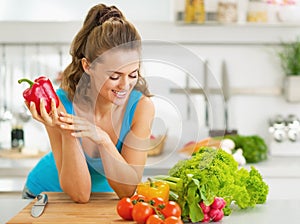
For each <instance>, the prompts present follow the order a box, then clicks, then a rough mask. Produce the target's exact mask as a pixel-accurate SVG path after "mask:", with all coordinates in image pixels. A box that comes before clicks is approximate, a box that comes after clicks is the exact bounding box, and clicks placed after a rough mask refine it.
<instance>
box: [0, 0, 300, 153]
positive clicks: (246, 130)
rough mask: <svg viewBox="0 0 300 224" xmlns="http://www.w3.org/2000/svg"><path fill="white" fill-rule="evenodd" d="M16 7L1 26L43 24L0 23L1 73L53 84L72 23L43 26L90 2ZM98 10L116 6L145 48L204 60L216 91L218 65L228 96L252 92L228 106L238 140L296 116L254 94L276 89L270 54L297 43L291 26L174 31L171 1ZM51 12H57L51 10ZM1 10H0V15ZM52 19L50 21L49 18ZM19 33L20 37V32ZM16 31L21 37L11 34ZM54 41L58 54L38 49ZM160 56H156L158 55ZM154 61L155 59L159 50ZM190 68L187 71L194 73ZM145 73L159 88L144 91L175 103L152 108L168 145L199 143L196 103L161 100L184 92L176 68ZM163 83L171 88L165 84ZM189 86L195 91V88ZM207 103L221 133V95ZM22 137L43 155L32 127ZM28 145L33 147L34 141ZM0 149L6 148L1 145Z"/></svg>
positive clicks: (203, 132)
mask: <svg viewBox="0 0 300 224" xmlns="http://www.w3.org/2000/svg"><path fill="white" fill-rule="evenodd" d="M17 2H19V1H13V0H11V1H0V5H2V6H3V3H5V4H6V5H5V4H4V5H5V7H7V8H6V12H9V13H7V14H5V13H4V14H2V13H0V16H3V17H2V20H11V19H12V18H15V16H12V15H13V14H19V15H20V16H19V17H18V18H19V19H20V20H33V21H36V20H44V21H47V22H46V23H27V22H26V23H23V22H21V21H17V22H15V23H11V22H5V21H4V22H2V23H0V28H1V30H6V32H5V33H1V36H0V46H1V44H2V43H7V42H12V45H11V46H6V48H7V49H8V50H7V55H8V64H10V66H9V69H10V72H13V74H14V79H13V81H12V83H16V79H17V78H18V77H22V76H23V75H24V74H25V75H29V76H35V75H37V74H38V73H44V74H47V75H48V74H49V76H51V77H52V78H55V76H56V74H57V72H58V71H59V70H61V67H64V66H65V65H66V64H67V63H68V60H69V57H68V54H67V53H68V48H69V45H68V42H69V41H71V39H72V37H73V35H74V34H75V33H76V31H77V30H78V28H79V26H80V21H78V22H75V23H73V22H71V23H63V22H60V23H55V22H54V23H49V21H53V20H77V19H76V18H80V19H83V16H84V15H85V13H82V12H83V11H86V10H87V9H88V8H89V7H90V6H91V5H93V4H94V3H95V1H84V3H82V2H83V1H82V2H80V3H82V4H80V7H81V8H75V7H69V6H70V5H72V4H71V1H57V2H56V1H54V2H53V1H51V2H53V7H54V6H55V7H54V8H53V7H52V8H51V7H46V6H47V5H46V4H47V1H33V0H32V1H30V2H31V3H33V2H34V3H36V4H35V6H34V7H32V6H31V7H29V6H30V5H29V4H28V5H23V6H24V8H22V7H21V8H22V9H23V10H22V12H21V11H19V12H18V11H16V10H17V9H14V8H15V5H13V4H16V3H17ZM22 2H23V1H22ZM24 2H25V1H24ZM42 2H43V3H42ZM103 2H105V1H103ZM106 2H109V3H116V5H117V6H119V7H120V8H122V9H124V10H125V11H126V14H128V17H129V18H130V17H131V18H132V19H133V20H134V21H137V22H135V24H136V25H137V27H138V29H139V30H140V32H141V34H142V37H143V38H144V39H145V40H159V41H167V42H170V43H174V44H175V45H176V44H179V46H181V47H182V48H184V49H187V50H190V51H191V52H193V53H194V54H195V56H197V57H199V64H201V63H202V62H201V60H200V59H201V58H205V59H207V60H208V61H209V65H210V70H211V73H212V75H213V77H214V85H216V86H217V87H220V84H221V63H222V61H223V60H225V61H226V63H227V67H228V72H229V79H230V80H229V81H230V85H231V87H232V89H252V90H253V92H254V93H253V94H252V95H249V94H248V95H247V94H239V93H237V94H234V95H232V97H231V98H230V101H229V128H236V129H237V130H238V131H239V133H240V134H245V135H248V134H249V135H250V134H259V135H261V136H262V137H264V138H267V136H268V130H267V128H268V119H269V118H270V117H272V116H274V115H275V114H278V113H280V114H283V115H284V116H287V115H288V114H290V113H294V114H296V115H298V116H300V104H292V103H287V102H286V101H285V100H284V98H283V96H282V95H278V94H276V93H275V94H269V95H268V94H257V93H255V91H256V90H257V89H259V90H263V89H266V90H268V89H271V90H272V89H275V90H278V89H279V90H280V89H281V87H282V80H283V72H282V70H281V68H280V65H279V61H278V58H277V56H276V50H277V49H278V44H279V42H280V41H281V40H292V39H294V38H295V37H296V35H298V34H299V35H300V27H299V26H298V25H276V26H267V25H254V26H253V25H248V26H245V27H244V26H239V25H232V26H230V25H229V26H183V25H174V23H173V22H172V16H173V15H172V11H171V9H172V8H174V7H175V6H174V4H173V2H172V1H159V0H155V1H138V0H130V1H126V3H125V1H106ZM141 2H143V3H141ZM146 2H147V3H146ZM27 3H28V2H27ZM97 3H98V2H97ZM56 4H57V5H59V7H58V8H60V9H63V11H59V10H56V9H57V5H56ZM63 4H65V5H63ZM145 4H147V5H145ZM5 7H3V8H5ZM3 8H2V7H0V10H2V9H3ZM44 8H47V11H43V10H44ZM158 8H159V10H158ZM42 9H43V10H42ZM82 9H83V10H82ZM30 10H34V11H36V12H38V11H39V10H41V11H43V13H41V14H36V15H34V14H31V13H29V12H30ZM66 10H70V13H69V14H68V13H66ZM53 11H55V13H49V12H53ZM26 12H28V13H26ZM31 12H32V11H31ZM148 13H149V14H148ZM63 14H68V16H65V17H64V16H63ZM4 15H5V16H4ZM33 15H34V16H33ZM45 15H47V16H45ZM10 16H11V17H10ZM80 19H79V20H80ZM48 27H50V28H49V30H47V28H48ZM10 28H13V29H10ZM25 30H26V32H24V31H25ZM20 31H22V32H21V33H19V32H20ZM55 41H57V42H59V43H60V44H61V43H65V44H63V46H61V45H58V46H59V47H58V46H56V45H55V44H54V45H53V46H43V42H48V43H49V42H52V43H55ZM22 42H25V43H28V42H29V43H30V42H31V43H30V45H29V46H26V49H25V53H26V57H25V58H26V62H25V66H24V61H23V58H24V57H23V56H22V54H23V53H24V48H22V45H19V46H18V45H16V46H13V43H22ZM38 42H41V43H40V45H34V43H38ZM59 50H62V52H63V62H62V63H63V64H62V66H61V64H60V61H59V55H58V52H59ZM160 50H162V49H160ZM0 52H1V54H2V52H3V48H1V49H0ZM164 52H165V51H162V54H163V53H164ZM156 53H159V50H158V51H157V52H156ZM173 57H176V58H178V59H179V60H182V61H186V63H187V65H188V64H189V62H188V60H189V59H188V58H187V57H185V56H184V55H182V54H174V55H173ZM38 65H41V67H40V70H38V67H39V66H38ZM197 66H198V65H197ZM197 66H196V67H197ZM24 67H25V71H24ZM192 67H193V68H194V66H191V68H192ZM196 67H195V68H196ZM197 69H198V67H197ZM145 71H146V75H148V76H155V75H158V76H160V77H163V78H164V81H162V79H160V82H153V83H152V86H150V87H151V88H152V89H153V90H154V91H158V93H159V94H161V95H163V96H165V98H167V99H172V100H174V102H175V108H176V110H177V111H176V110H174V111H172V113H171V112H170V111H169V110H170V107H171V108H172V106H174V105H173V104H172V101H170V103H169V104H168V107H164V106H163V105H164V103H165V102H167V101H168V100H166V101H159V100H157V104H158V105H159V107H158V111H157V113H158V114H159V116H161V117H162V118H164V119H165V122H166V126H168V128H169V135H170V136H171V137H173V136H180V137H182V139H181V141H182V142H181V143H183V142H185V141H189V140H193V139H195V138H197V137H199V136H200V137H206V136H207V127H205V124H204V98H203V96H201V95H195V96H193V97H191V98H190V100H187V97H186V96H184V95H175V94H170V92H169V88H170V86H167V84H170V83H171V84H172V85H173V86H172V87H174V86H175V87H177V88H183V87H184V86H185V81H186V80H185V77H184V76H183V74H182V71H181V70H180V69H179V70H178V69H176V66H168V65H166V64H156V65H155V66H153V64H150V63H148V67H147V65H146V67H145ZM201 72H202V71H201ZM201 74H202V73H201ZM10 77H11V76H10ZM168 80H169V81H172V82H169V83H168ZM199 81H200V86H201V85H202V84H203V83H201V82H202V79H199ZM8 82H9V80H8ZM198 84H199V83H198ZM176 85H177V86H176ZM192 85H194V86H197V84H195V83H194V84H192ZM22 90H23V88H21V87H20V86H18V87H15V90H14V91H13V93H12V94H10V96H11V97H12V98H11V99H12V100H11V101H10V102H13V104H14V107H15V108H16V107H19V106H20V105H22V103H23V102H22V98H21V97H19V98H18V97H17V96H20V95H21V92H22ZM1 91H2V90H1ZM1 91H0V92H1ZM0 97H1V94H0ZM1 99H2V98H1ZM211 99H212V102H210V112H211V116H210V122H211V123H210V125H213V127H215V128H223V123H224V121H223V114H224V112H223V106H224V105H223V104H224V101H223V98H222V95H220V96H216V97H214V98H213V97H212V98H211ZM2 102H3V100H2ZM2 102H1V103H2ZM188 106H190V107H191V108H190V109H191V113H190V115H189V113H188ZM13 110H16V109H13ZM173 112H174V113H173ZM180 119H182V120H180ZM5 125H6V126H5ZM158 127H159V128H160V127H161V126H159V125H158ZM159 128H158V129H159ZM199 129H200V131H199ZM25 133H26V136H25V137H26V139H25V142H26V145H27V146H28V147H32V148H33V147H35V148H38V147H40V148H43V149H45V148H46V147H47V145H48V141H47V138H46V136H45V133H44V130H43V128H42V126H40V125H39V124H37V123H36V122H32V121H31V122H29V123H26V125H25ZM0 136H1V138H2V140H3V139H6V140H7V139H9V137H10V133H9V124H7V123H6V124H1V135H0ZM36 139H39V141H37V140H36ZM170 139H172V138H170ZM6 142H7V141H6ZM7 143H8V144H9V140H8V142H7Z"/></svg>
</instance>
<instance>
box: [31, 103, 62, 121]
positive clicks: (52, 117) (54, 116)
mask: <svg viewBox="0 0 300 224" xmlns="http://www.w3.org/2000/svg"><path fill="white" fill-rule="evenodd" d="M25 103H26V105H27V107H28V109H29V110H30V112H31V115H32V117H33V118H34V119H35V120H37V121H39V122H41V123H43V124H44V125H46V126H50V127H54V126H58V125H60V124H61V122H60V121H59V119H58V117H59V116H58V110H57V108H56V105H55V101H54V99H52V100H51V112H50V113H49V114H48V113H47V111H46V108H45V101H44V100H43V98H41V101H40V112H41V114H38V112H37V109H36V105H35V103H34V102H30V103H28V102H25Z"/></svg>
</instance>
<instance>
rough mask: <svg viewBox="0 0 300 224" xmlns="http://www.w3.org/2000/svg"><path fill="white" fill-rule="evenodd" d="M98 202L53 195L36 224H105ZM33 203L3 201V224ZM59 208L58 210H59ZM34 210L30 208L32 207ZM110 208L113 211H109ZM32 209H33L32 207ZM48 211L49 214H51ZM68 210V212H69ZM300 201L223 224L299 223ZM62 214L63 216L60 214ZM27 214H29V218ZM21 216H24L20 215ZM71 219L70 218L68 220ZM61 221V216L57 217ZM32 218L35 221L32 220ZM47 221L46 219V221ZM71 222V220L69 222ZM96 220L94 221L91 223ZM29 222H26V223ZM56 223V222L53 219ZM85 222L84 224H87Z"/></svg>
mask: <svg viewBox="0 0 300 224" xmlns="http://www.w3.org/2000/svg"><path fill="white" fill-rule="evenodd" d="M95 200H97V199H93V198H92V199H91V204H93V205H91V204H87V205H82V204H81V205H80V204H76V203H73V202H71V201H66V199H64V200H62V201H59V200H57V199H55V200H54V199H51V196H50V197H49V204H48V205H47V206H48V207H46V209H45V213H44V214H43V215H42V216H41V218H37V219H35V221H36V222H37V223H38V221H41V222H42V221H43V223H46V222H47V221H48V222H49V220H48V219H47V216H48V215H49V217H50V216H51V215H54V217H55V216H56V215H60V216H58V217H61V218H64V221H68V223H74V222H76V223H78V222H79V219H80V214H83V217H84V218H87V217H89V221H90V223H91V221H92V222H93V223H97V221H98V223H103V220H102V221H101V222H100V220H99V218H98V219H97V216H99V214H100V212H101V211H100V210H99V214H98V215H97V214H95V213H93V212H92V210H89V209H91V208H93V209H97V204H96V203H95ZM105 200H107V204H108V205H107V206H106V207H107V208H106V207H105V206H103V201H105ZM105 200H102V202H101V203H102V204H101V205H100V204H98V209H99V208H102V212H103V210H105V209H106V211H107V212H108V213H109V214H106V215H107V216H106V218H107V219H109V218H110V217H111V218H113V219H112V220H107V221H108V222H109V223H111V221H113V222H116V223H118V222H120V220H121V219H120V218H119V217H118V216H117V214H116V212H115V205H116V203H117V200H112V199H109V198H106V199H105ZM30 202H31V200H22V199H19V200H18V199H14V200H9V199H2V200H1V199H0V213H1V214H0V223H6V222H8V221H9V220H11V218H12V217H14V216H15V215H17V214H18V212H20V211H21V210H22V209H23V208H24V207H26V206H27V205H28V204H29V203H30ZM51 202H54V203H56V205H54V203H53V204H50V203H51ZM59 203H63V206H64V209H57V207H59V206H62V205H61V204H59ZM99 203H100V201H99ZM50 206H51V207H50ZM55 206H56V207H55ZM79 206H80V210H81V211H80V212H78V211H77V210H74V211H73V212H70V210H71V209H73V208H75V207H79ZM29 207H30V206H29ZM54 207H55V208H54ZM85 207H86V211H89V212H88V214H90V216H89V215H87V214H85V213H84V212H82V210H83V209H85ZM109 207H110V208H109ZM30 208H31V207H30ZM54 210H55V211H56V214H53V213H52V212H53V211H54ZM47 211H48V213H47ZM67 211H68V212H67ZM76 211H77V213H76ZM299 211H300V200H294V199H289V200H279V199H273V200H268V201H267V202H266V203H265V204H263V205H257V206H256V207H255V208H249V209H245V210H240V209H236V210H234V211H233V212H232V214H231V215H230V216H226V217H224V218H223V220H222V222H220V223H222V224H240V223H243V224H248V223H249V224H252V223H256V224H266V223H272V224H277V223H278V224H282V223H295V222H296V221H297V220H299V219H300V213H299ZM66 212H67V213H68V214H66V215H62V213H66ZM58 213H59V214H58ZM22 214H23V218H24V217H25V218H26V217H27V219H28V220H29V219H30V215H29V209H26V208H25V209H24V210H23V211H22ZM26 214H27V215H26ZM19 216H20V213H19ZM68 216H69V217H68ZM56 218H57V216H56ZM31 219H32V218H31ZM42 219H43V220H42ZM67 219H68V220H67ZM91 219H92V220H91ZM23 221H25V220H23ZM52 221H53V220H52ZM83 223H84V222H82V224H83ZM124 223H133V222H125V221H124Z"/></svg>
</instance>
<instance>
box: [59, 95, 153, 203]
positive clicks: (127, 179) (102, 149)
mask: <svg viewBox="0 0 300 224" xmlns="http://www.w3.org/2000/svg"><path fill="white" fill-rule="evenodd" d="M153 117H154V106H153V103H152V101H151V100H150V99H149V98H148V97H143V98H142V99H141V100H140V101H139V103H138V105H137V107H136V110H135V114H134V118H133V121H132V126H131V131H130V133H129V134H128V135H127V136H126V139H125V141H124V143H123V147H122V153H121V154H120V153H119V151H118V150H117V148H116V146H115V144H114V143H113V142H112V140H111V138H110V136H109V135H108V133H106V132H105V131H103V130H102V129H101V128H100V127H98V126H96V125H95V124H94V123H91V122H88V121H87V120H86V119H85V118H82V117H77V116H70V115H67V114H66V115H64V116H63V117H60V119H62V121H64V122H65V123H66V124H68V125H65V126H64V127H63V128H64V129H66V130H70V131H72V135H73V136H74V137H76V138H84V137H87V138H89V139H91V140H92V141H93V142H94V143H95V144H96V145H97V146H98V150H99V153H100V155H101V159H102V163H103V167H104V172H105V176H106V178H107V179H108V182H109V184H110V186H111V187H112V188H113V189H114V191H115V192H116V193H117V194H118V196H119V197H120V198H121V197H124V196H131V195H132V194H133V193H134V192H135V189H136V185H137V184H138V183H139V182H140V181H141V178H142V175H143V171H144V165H145V163H146V158H147V151H146V150H147V148H149V140H150V135H151V124H152V121H153Z"/></svg>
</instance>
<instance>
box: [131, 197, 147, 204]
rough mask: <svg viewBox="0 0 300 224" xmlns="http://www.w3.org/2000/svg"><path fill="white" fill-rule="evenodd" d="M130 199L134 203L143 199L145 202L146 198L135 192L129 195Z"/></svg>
mask: <svg viewBox="0 0 300 224" xmlns="http://www.w3.org/2000/svg"><path fill="white" fill-rule="evenodd" d="M130 199H131V201H132V203H133V204H134V205H135V204H136V203H137V202H141V201H144V202H146V201H147V198H146V197H145V196H144V195H141V194H135V195H133V196H131V198H130Z"/></svg>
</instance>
